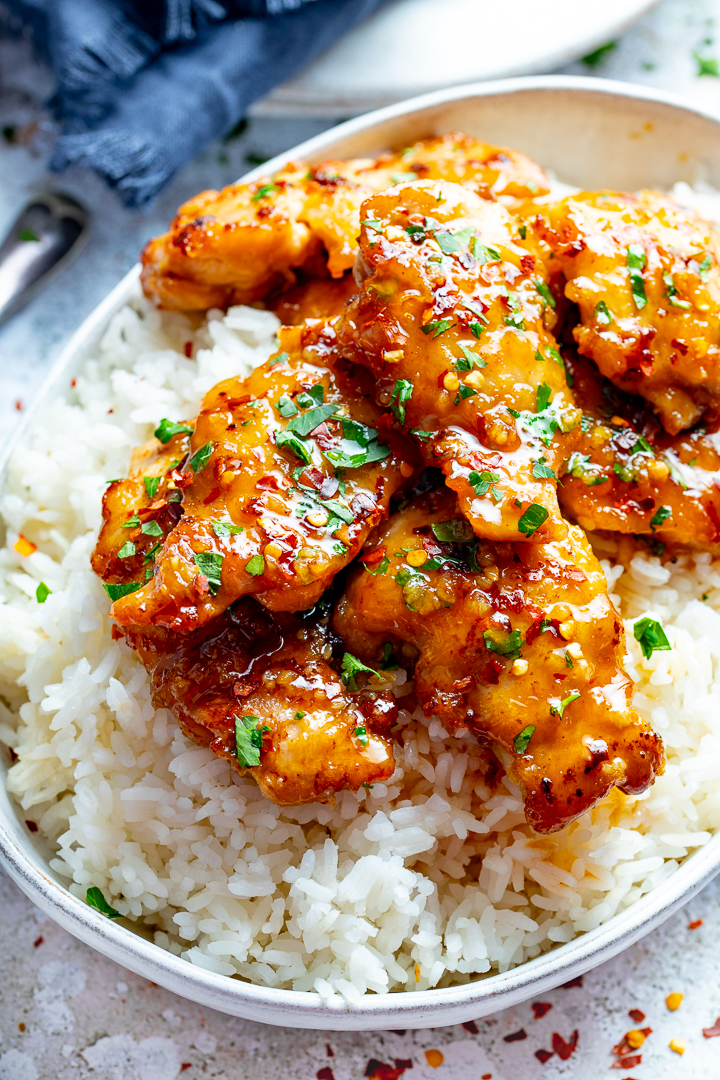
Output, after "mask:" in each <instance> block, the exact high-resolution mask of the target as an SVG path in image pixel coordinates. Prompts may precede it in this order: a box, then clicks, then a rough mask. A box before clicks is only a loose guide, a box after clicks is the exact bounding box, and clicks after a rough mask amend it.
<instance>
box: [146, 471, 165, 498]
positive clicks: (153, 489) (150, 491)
mask: <svg viewBox="0 0 720 1080" xmlns="http://www.w3.org/2000/svg"><path fill="white" fill-rule="evenodd" d="M161 483H162V477H161V476H143V484H144V485H145V491H146V492H147V497H148V499H154V498H155V496H156V495H157V493H158V488H159V487H160V485H161Z"/></svg>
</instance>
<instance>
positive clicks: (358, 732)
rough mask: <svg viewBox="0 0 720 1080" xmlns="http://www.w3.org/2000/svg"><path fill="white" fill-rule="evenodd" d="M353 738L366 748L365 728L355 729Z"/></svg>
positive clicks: (366, 735) (366, 736)
mask: <svg viewBox="0 0 720 1080" xmlns="http://www.w3.org/2000/svg"><path fill="white" fill-rule="evenodd" d="M355 738H356V739H357V741H358V742H359V743H361V744H362V745H363V746H367V744H368V734H367V728H365V727H356V728H355Z"/></svg>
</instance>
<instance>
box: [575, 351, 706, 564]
mask: <svg viewBox="0 0 720 1080" xmlns="http://www.w3.org/2000/svg"><path fill="white" fill-rule="evenodd" d="M565 363H566V366H567V369H568V371H569V372H570V373H571V377H572V378H573V380H574V381H573V391H574V393H575V400H576V401H577V403H578V405H579V406H580V408H581V409H582V410H583V423H582V429H583V435H582V439H581V440H580V443H579V444H578V446H577V449H576V450H575V451H574V452H573V454H572V455H571V456H570V459H569V461H568V462H567V465H566V471H565V473H564V475H563V476H562V479H561V481H560V484H559V486H558V495H559V498H560V505H561V507H562V509H563V511H564V512H565V513H566V514H568V515H570V516H571V517H574V518H575V520H577V521H578V522H579V524H580V525H582V527H583V528H585V529H592V530H596V529H606V530H610V531H612V532H622V533H634V534H644V535H645V536H647V537H648V538H653V540H654V542H653V547H655V548H657V542H662V543H669V544H681V545H683V546H686V547H693V548H696V547H700V548H703V549H705V550H717V549H718V546H719V545H720V433H718V431H717V430H715V431H714V432H709V431H707V430H706V429H705V428H702V429H698V430H695V431H689V432H685V433H684V434H682V435H674V436H673V435H668V434H667V432H666V431H665V430H664V429H663V428H662V427H661V425H660V423H659V422H658V420H657V418H656V417H655V415H654V414H653V413H652V412H650V410H649V409H648V408H647V406H646V405H645V402H644V401H643V399H642V398H639V397H635V396H631V395H629V394H625V393H623V392H622V391H621V390H618V389H617V388H616V387H615V386H613V385H612V383H610V382H609V381H608V380H607V379H605V378H603V376H602V375H600V373H599V372H598V370H597V368H596V367H595V365H594V364H593V363H592V362H591V361H589V360H585V359H584V358H583V357H578V356H573V355H572V354H571V353H569V352H568V353H566V354H565ZM715 427H716V428H717V423H716V424H715Z"/></svg>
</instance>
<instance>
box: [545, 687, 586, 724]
mask: <svg viewBox="0 0 720 1080" xmlns="http://www.w3.org/2000/svg"><path fill="white" fill-rule="evenodd" d="M579 697H580V691H579V690H573V691H572V693H570V694H568V696H567V697H566V698H565V699H564V700H563V701H561V702H559V704H558V705H551V706H550V712H551V714H552V715H553V716H559V717H561V718H562V714H563V713H564V712H565V710H566V709H567V707H568V705H570V703H571V702H573V701H577V699H578V698H579Z"/></svg>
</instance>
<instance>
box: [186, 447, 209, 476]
mask: <svg viewBox="0 0 720 1080" xmlns="http://www.w3.org/2000/svg"><path fill="white" fill-rule="evenodd" d="M214 446H215V444H214V443H211V442H208V443H205V445H204V446H201V447H200V449H199V450H197V451H196V452H195V453H194V454H193V456H192V457H191V458H190V462H189V464H190V468H191V469H192V471H193V472H194V473H199V472H200V471H201V470H202V469H204V468H205V466H206V465H207V463H208V461H209V459H210V455H211V454H212V452H213V449H214Z"/></svg>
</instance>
